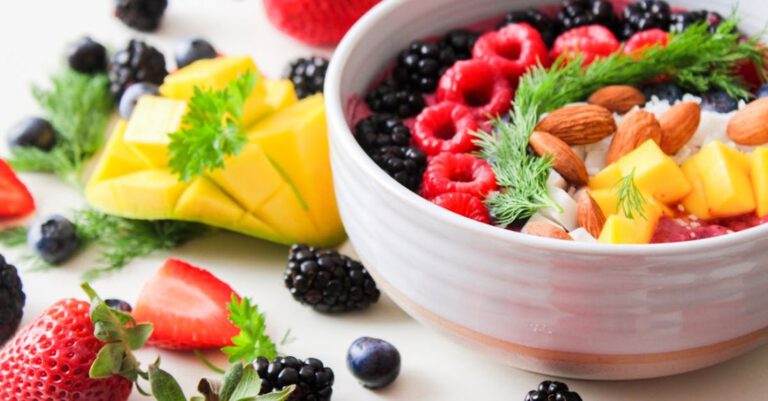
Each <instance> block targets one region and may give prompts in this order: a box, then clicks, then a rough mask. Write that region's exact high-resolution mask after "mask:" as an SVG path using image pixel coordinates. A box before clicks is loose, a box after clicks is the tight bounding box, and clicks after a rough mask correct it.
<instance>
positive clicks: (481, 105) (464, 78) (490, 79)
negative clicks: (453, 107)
mask: <svg viewBox="0 0 768 401" xmlns="http://www.w3.org/2000/svg"><path fill="white" fill-rule="evenodd" d="M513 92H514V91H513V90H512V86H511V85H510V84H509V81H508V80H507V79H506V78H505V77H504V76H503V75H502V74H501V72H500V71H499V70H498V68H496V67H494V66H493V65H492V64H491V63H489V62H488V61H485V60H466V61H459V62H458V63H456V64H454V66H453V67H451V68H449V69H448V71H446V72H445V74H443V77H442V78H440V83H439V84H438V88H437V101H438V102H454V103H459V104H463V105H465V106H467V107H469V108H471V109H473V110H474V113H475V116H477V117H479V118H487V117H488V116H498V115H501V114H504V113H506V112H507V111H509V108H510V107H511V102H512V96H513V94H514V93H513Z"/></svg>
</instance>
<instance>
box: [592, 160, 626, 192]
mask: <svg viewBox="0 0 768 401" xmlns="http://www.w3.org/2000/svg"><path fill="white" fill-rule="evenodd" d="M623 177H624V175H623V174H622V173H621V169H620V168H619V165H618V164H616V163H613V164H610V165H609V166H608V167H606V168H604V169H603V170H601V171H600V172H598V173H597V174H595V176H594V177H592V178H590V180H589V189H593V190H594V189H606V188H612V187H613V186H614V185H616V183H617V182H619V181H621V179H622V178H623Z"/></svg>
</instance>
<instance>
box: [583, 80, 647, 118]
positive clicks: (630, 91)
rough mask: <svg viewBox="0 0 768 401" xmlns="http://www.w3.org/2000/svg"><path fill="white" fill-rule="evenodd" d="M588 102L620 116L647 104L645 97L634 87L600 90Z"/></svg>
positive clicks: (626, 86)
mask: <svg viewBox="0 0 768 401" xmlns="http://www.w3.org/2000/svg"><path fill="white" fill-rule="evenodd" d="M588 102H589V103H590V104H595V105H598V106H603V107H605V108H606V109H608V110H610V111H612V112H614V113H619V114H624V113H627V112H628V111H630V110H632V108H633V107H635V106H640V105H643V104H645V95H643V92H640V91H639V90H638V89H637V88H635V87H634V86H629V85H611V86H606V87H604V88H602V89H599V90H598V91H597V92H595V93H593V94H592V96H590V97H589V100H588Z"/></svg>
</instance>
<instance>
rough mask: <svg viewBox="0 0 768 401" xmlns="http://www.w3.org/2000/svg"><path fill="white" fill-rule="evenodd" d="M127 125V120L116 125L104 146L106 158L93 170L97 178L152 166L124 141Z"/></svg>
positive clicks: (123, 173)
mask: <svg viewBox="0 0 768 401" xmlns="http://www.w3.org/2000/svg"><path fill="white" fill-rule="evenodd" d="M127 126H128V122H127V121H125V120H120V121H118V122H117V124H116V125H115V128H114V129H113V130H112V134H111V135H110V137H109V140H108V141H107V144H106V146H105V147H104V158H103V159H102V161H101V163H99V166H98V168H97V169H96V170H94V172H93V177H94V178H95V179H98V180H106V179H109V178H114V177H119V176H122V175H126V174H130V173H133V172H136V171H139V170H144V169H147V168H149V167H151V165H150V164H149V163H147V162H146V161H145V159H144V158H143V157H139V156H138V155H137V154H136V153H135V152H134V150H133V149H131V148H130V147H128V145H126V144H125V142H124V141H123V136H124V135H125V129H126V127H127Z"/></svg>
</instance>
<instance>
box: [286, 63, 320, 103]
mask: <svg viewBox="0 0 768 401" xmlns="http://www.w3.org/2000/svg"><path fill="white" fill-rule="evenodd" d="M326 71H328V60H327V59H324V58H322V57H317V56H315V57H309V58H300V59H297V60H294V61H292V62H291V64H290V65H289V66H288V69H287V70H286V73H285V78H287V79H290V80H291V82H293V86H294V87H295V88H296V96H298V98H299V99H304V98H306V97H309V96H312V95H314V94H315V93H323V86H324V85H325V73H326Z"/></svg>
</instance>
